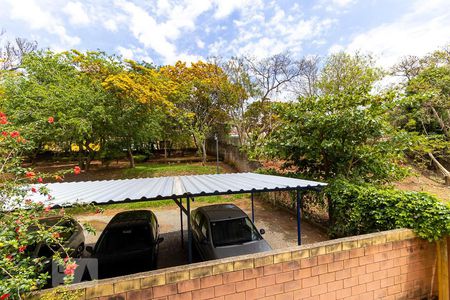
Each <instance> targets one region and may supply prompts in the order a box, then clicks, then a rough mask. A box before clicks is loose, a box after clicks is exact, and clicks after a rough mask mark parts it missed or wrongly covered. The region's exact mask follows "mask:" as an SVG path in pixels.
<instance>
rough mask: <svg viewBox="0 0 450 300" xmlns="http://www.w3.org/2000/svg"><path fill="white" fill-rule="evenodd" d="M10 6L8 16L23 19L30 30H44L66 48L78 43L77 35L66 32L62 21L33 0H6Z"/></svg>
mask: <svg viewBox="0 0 450 300" xmlns="http://www.w3.org/2000/svg"><path fill="white" fill-rule="evenodd" d="M7 2H9V4H10V6H11V10H10V18H11V19H14V20H19V21H23V22H24V23H25V24H28V26H29V27H30V28H31V29H32V30H45V31H47V32H48V33H50V34H54V35H56V36H57V37H58V38H59V43H60V44H62V45H63V46H64V47H65V48H66V49H67V48H71V47H73V46H75V45H78V44H79V43H80V42H81V40H80V38H79V37H78V36H72V35H70V34H68V33H67V30H66V28H65V27H64V23H63V22H62V20H61V19H59V18H58V17H57V16H55V15H53V14H52V13H51V12H50V11H49V10H48V9H42V8H41V7H40V6H39V5H38V4H37V3H36V2H35V1H34V0H23V1H15V0H7Z"/></svg>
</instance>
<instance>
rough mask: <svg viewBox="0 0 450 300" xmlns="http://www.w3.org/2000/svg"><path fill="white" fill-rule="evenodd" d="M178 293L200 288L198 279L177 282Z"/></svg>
mask: <svg viewBox="0 0 450 300" xmlns="http://www.w3.org/2000/svg"><path fill="white" fill-rule="evenodd" d="M177 285H178V293H184V292H190V291H193V290H198V289H199V288H200V279H199V278H197V279H191V280H186V281H181V282H178V284H177Z"/></svg>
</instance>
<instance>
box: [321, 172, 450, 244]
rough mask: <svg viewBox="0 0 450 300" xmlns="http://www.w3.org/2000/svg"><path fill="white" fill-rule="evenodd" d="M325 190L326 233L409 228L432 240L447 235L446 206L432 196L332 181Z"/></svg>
mask: <svg viewBox="0 0 450 300" xmlns="http://www.w3.org/2000/svg"><path fill="white" fill-rule="evenodd" d="M325 193H326V195H327V196H328V197H330V198H331V199H332V201H331V207H330V212H331V215H332V217H331V222H330V223H331V224H330V228H329V230H330V235H331V236H333V237H343V236H352V235H358V234H364V233H371V232H377V231H383V230H390V229H395V228H410V229H413V230H414V231H415V232H416V233H417V234H418V235H419V236H420V237H422V238H425V239H428V240H429V241H435V240H438V239H439V238H441V237H443V236H446V235H449V234H450V207H448V206H447V205H446V204H444V203H442V202H440V201H439V200H438V199H437V198H435V197H434V196H431V195H429V194H427V193H420V192H404V191H399V190H396V189H394V188H389V187H380V186H375V185H370V184H354V183H350V182H348V181H345V180H336V181H334V182H333V183H332V184H330V185H329V186H328V187H327V188H326V190H325Z"/></svg>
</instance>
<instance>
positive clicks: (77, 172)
mask: <svg viewBox="0 0 450 300" xmlns="http://www.w3.org/2000/svg"><path fill="white" fill-rule="evenodd" d="M73 173H74V174H75V175H78V174H80V173H81V169H80V167H79V166H75V167H74V168H73Z"/></svg>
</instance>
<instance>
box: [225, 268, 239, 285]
mask: <svg viewBox="0 0 450 300" xmlns="http://www.w3.org/2000/svg"><path fill="white" fill-rule="evenodd" d="M222 276H223V277H222V278H223V283H224V284H226V283H232V282H237V281H242V280H244V271H242V270H240V271H234V272H228V273H224V274H222Z"/></svg>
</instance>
